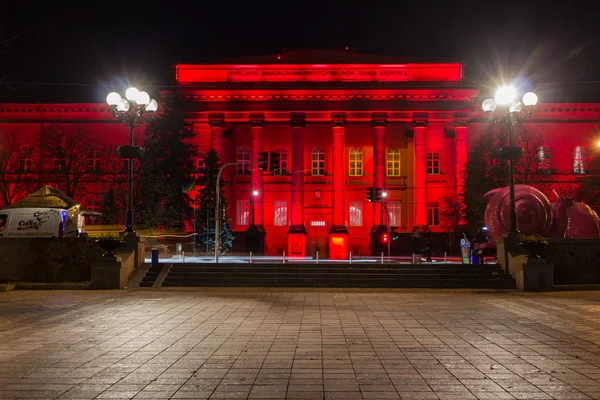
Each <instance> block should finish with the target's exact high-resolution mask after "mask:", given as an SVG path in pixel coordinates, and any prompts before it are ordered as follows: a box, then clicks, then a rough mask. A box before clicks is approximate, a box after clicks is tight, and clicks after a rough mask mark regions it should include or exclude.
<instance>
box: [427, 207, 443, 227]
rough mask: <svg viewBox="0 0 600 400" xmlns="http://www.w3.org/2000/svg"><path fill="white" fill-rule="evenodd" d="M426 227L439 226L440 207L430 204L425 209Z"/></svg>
mask: <svg viewBox="0 0 600 400" xmlns="http://www.w3.org/2000/svg"><path fill="white" fill-rule="evenodd" d="M427 225H429V226H440V206H439V204H437V203H436V204H430V205H429V206H428V207H427Z"/></svg>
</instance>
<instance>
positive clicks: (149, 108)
mask: <svg viewBox="0 0 600 400" xmlns="http://www.w3.org/2000/svg"><path fill="white" fill-rule="evenodd" d="M156 110H158V103H157V102H156V100H154V99H151V100H150V102H149V103H148V105H147V106H146V111H156Z"/></svg>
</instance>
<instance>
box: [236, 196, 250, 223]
mask: <svg viewBox="0 0 600 400" xmlns="http://www.w3.org/2000/svg"><path fill="white" fill-rule="evenodd" d="M235 215H236V218H237V219H236V223H237V225H241V226H243V225H250V201H249V200H238V201H237V203H236V213H235Z"/></svg>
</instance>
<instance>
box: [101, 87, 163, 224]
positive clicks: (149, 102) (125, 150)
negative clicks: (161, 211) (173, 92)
mask: <svg viewBox="0 0 600 400" xmlns="http://www.w3.org/2000/svg"><path fill="white" fill-rule="evenodd" d="M106 102H107V103H108V105H109V106H110V111H111V113H112V114H113V115H114V116H115V118H117V119H118V120H120V121H122V122H123V123H125V125H127V127H129V133H130V135H129V136H130V137H129V139H130V140H129V145H126V146H119V147H118V148H117V153H118V154H119V157H121V158H123V159H128V160H129V171H128V172H129V176H128V178H127V191H128V199H127V211H126V212H125V232H133V160H134V159H136V158H137V159H140V158H142V157H143V156H144V149H143V148H142V147H140V146H135V145H134V144H133V131H134V130H135V126H136V125H137V124H144V123H147V122H148V121H149V120H150V118H151V115H152V113H153V112H154V111H156V110H157V109H158V103H157V102H156V100H154V99H150V96H149V95H148V93H146V92H143V91H139V90H137V89H136V88H134V87H130V88H129V89H127V90H126V91H125V98H122V97H121V95H120V94H119V93H117V92H111V93H109V94H108V96H106Z"/></svg>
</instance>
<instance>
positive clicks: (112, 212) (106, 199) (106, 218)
mask: <svg viewBox="0 0 600 400" xmlns="http://www.w3.org/2000/svg"><path fill="white" fill-rule="evenodd" d="M100 212H101V213H102V215H101V216H100V223H101V224H104V225H115V224H118V223H119V221H120V220H122V218H123V215H122V214H124V213H122V212H121V208H120V207H119V202H118V201H117V196H116V195H115V191H114V190H113V188H112V187H111V188H110V189H108V192H105V193H104V196H102V205H101V206H100Z"/></svg>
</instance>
